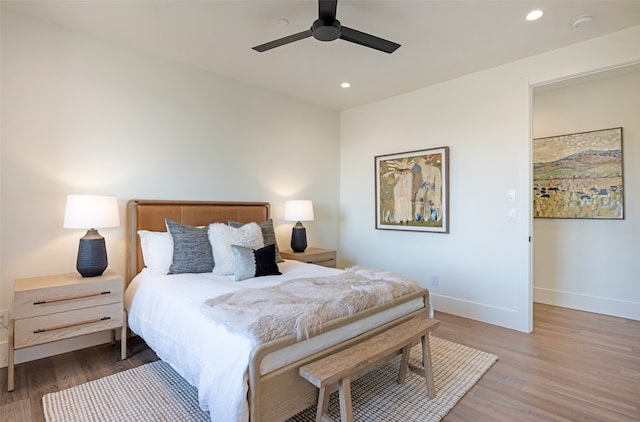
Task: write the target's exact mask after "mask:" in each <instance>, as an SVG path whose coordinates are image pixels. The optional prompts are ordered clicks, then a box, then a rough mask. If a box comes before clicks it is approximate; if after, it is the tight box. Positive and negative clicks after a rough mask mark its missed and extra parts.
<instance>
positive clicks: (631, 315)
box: [533, 287, 640, 321]
mask: <svg viewBox="0 0 640 422" xmlns="http://www.w3.org/2000/svg"><path fill="white" fill-rule="evenodd" d="M533 300H534V302H540V303H546V304H548V305H555V306H562V307H564V308H571V309H578V310H580V311H586V312H593V313H596V314H604V315H611V316H615V317H620V318H627V319H634V320H639V321H640V302H634V301H630V300H622V299H613V298H609V297H603V296H593V295H585V294H582V293H574V292H563V291H560V290H554V289H545V288H542V287H534V288H533Z"/></svg>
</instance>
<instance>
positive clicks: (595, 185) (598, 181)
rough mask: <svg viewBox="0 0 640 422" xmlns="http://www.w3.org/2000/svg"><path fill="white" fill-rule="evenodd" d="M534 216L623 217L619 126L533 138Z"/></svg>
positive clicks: (620, 131) (620, 130)
mask: <svg viewBox="0 0 640 422" xmlns="http://www.w3.org/2000/svg"><path fill="white" fill-rule="evenodd" d="M533 206H534V212H533V216H534V217H535V218H596V219H597V218H600V219H622V218H624V188H623V177H622V128H621V127H619V128H613V129H604V130H596V131H591V132H582V133H572V134H569V135H560V136H552V137H547V138H537V139H534V140H533Z"/></svg>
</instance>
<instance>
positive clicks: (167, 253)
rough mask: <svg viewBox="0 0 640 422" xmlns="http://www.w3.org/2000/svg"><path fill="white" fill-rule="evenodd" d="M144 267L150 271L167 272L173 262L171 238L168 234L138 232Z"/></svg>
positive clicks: (147, 231) (146, 231)
mask: <svg viewBox="0 0 640 422" xmlns="http://www.w3.org/2000/svg"><path fill="white" fill-rule="evenodd" d="M138 236H140V247H141V248H142V258H143V259H144V265H145V266H146V267H147V268H149V269H150V270H157V271H162V272H163V273H164V274H167V273H168V272H169V267H171V263H172V262H173V238H172V237H171V234H170V233H169V232H152V231H149V230H138Z"/></svg>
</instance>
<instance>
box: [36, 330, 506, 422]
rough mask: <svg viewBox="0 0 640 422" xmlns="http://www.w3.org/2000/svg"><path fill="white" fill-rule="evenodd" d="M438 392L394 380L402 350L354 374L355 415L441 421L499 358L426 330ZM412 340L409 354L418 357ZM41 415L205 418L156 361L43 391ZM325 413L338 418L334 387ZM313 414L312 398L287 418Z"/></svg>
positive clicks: (414, 379)
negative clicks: (430, 395) (373, 367)
mask: <svg viewBox="0 0 640 422" xmlns="http://www.w3.org/2000/svg"><path fill="white" fill-rule="evenodd" d="M431 354H432V365H433V370H434V379H435V384H436V391H437V397H436V398H435V399H433V400H429V398H428V397H427V393H426V383H425V380H424V378H423V377H420V376H418V375H410V376H409V377H408V378H407V381H406V383H405V384H403V385H400V384H398V383H397V377H398V368H399V364H400V363H399V357H397V358H396V359H394V360H392V361H391V362H389V363H387V364H385V365H384V366H382V367H380V368H378V369H376V370H374V371H373V372H370V373H369V374H367V375H366V376H364V377H362V378H360V379H358V380H356V381H353V382H352V385H351V394H352V402H353V418H354V420H356V421H420V422H427V421H439V420H440V419H442V418H443V417H444V416H445V415H446V414H447V413H448V412H449V411H450V410H451V409H452V408H453V406H455V405H456V403H457V402H458V401H459V400H460V399H461V398H462V396H464V395H465V393H467V392H468V391H469V390H470V389H471V388H472V387H473V385H474V384H475V383H476V382H477V381H478V380H479V379H480V377H482V375H483V374H484V373H485V372H486V371H487V370H488V369H489V368H490V367H491V365H493V364H494V363H495V362H496V360H497V359H498V357H497V356H495V355H492V354H489V353H485V352H482V351H480V350H476V349H472V348H470V347H466V346H463V345H461V344H457V343H452V342H450V341H447V340H442V339H439V338H437V337H433V336H432V337H431ZM421 356H422V352H421V350H420V346H419V345H418V346H415V347H414V348H413V350H412V352H411V360H412V361H413V363H414V364H416V365H420V363H421V362H420V358H421ZM42 405H43V408H44V415H45V419H46V420H47V421H48V422H59V421H65V422H66V421H78V422H80V421H82V422H88V421H96V422H98V421H99V422H104V421H136V422H138V421H149V422H150V421H209V414H208V412H203V411H202V410H200V407H199V406H198V392H197V390H196V388H195V387H192V386H191V385H189V384H188V383H187V382H186V381H185V380H184V379H183V378H182V377H181V376H179V375H178V374H177V373H176V372H175V371H174V370H173V369H172V368H171V367H170V366H169V365H168V364H166V363H164V362H162V361H157V362H153V363H149V364H146V365H143V366H140V367H138V368H134V369H130V370H128V371H124V372H120V373H117V374H114V375H110V376H108V377H105V378H101V379H98V380H95V381H91V382H88V383H85V384H82V385H78V386H76V387H72V388H68V389H66V390H62V391H58V392H56V393H50V394H46V395H45V396H44V397H43V398H42ZM329 413H330V415H331V416H332V417H333V418H334V419H335V420H340V408H339V403H338V394H337V392H336V393H334V394H332V395H331V398H330V403H329ZM307 421H315V406H313V407H311V408H309V409H307V410H305V411H304V412H302V413H300V414H298V415H296V416H294V417H293V418H291V419H290V422H307Z"/></svg>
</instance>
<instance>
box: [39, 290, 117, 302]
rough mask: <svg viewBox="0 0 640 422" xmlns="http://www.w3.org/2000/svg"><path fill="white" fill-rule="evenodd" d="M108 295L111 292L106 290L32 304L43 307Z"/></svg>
mask: <svg viewBox="0 0 640 422" xmlns="http://www.w3.org/2000/svg"><path fill="white" fill-rule="evenodd" d="M110 294H111V291H109V290H107V291H104V292H94V293H85V294H83V295H75V296H67V297H60V298H56V299H45V300H38V301H36V302H33V304H34V305H44V304H45V303H55V302H63V301H65V300H74V299H84V298H87V297H94V296H101V295H110Z"/></svg>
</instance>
